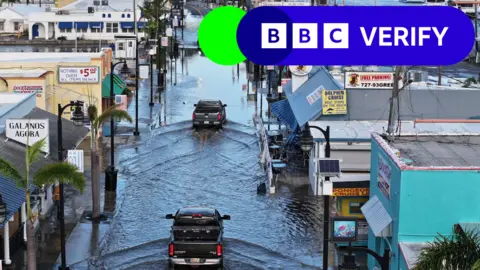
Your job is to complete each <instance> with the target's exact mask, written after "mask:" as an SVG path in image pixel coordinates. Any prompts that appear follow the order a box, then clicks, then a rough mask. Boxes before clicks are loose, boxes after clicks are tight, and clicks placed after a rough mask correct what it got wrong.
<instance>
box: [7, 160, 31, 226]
mask: <svg viewBox="0 0 480 270" xmlns="http://www.w3.org/2000/svg"><path fill="white" fill-rule="evenodd" d="M24 159H25V157H24ZM34 189H35V186H33V185H30V192H32V191H33V190H34ZM0 194H1V195H2V200H3V202H5V203H6V204H7V219H6V220H9V219H10V218H11V217H12V216H13V215H14V214H15V213H16V212H17V211H18V209H19V208H20V207H21V206H22V204H23V203H24V202H25V190H24V189H23V188H19V187H17V185H16V183H15V182H13V181H11V180H9V179H7V178H5V177H3V176H0ZM1 228H3V224H0V229H1Z"/></svg>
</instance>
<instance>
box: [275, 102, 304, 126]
mask: <svg viewBox="0 0 480 270" xmlns="http://www.w3.org/2000/svg"><path fill="white" fill-rule="evenodd" d="M270 108H271V112H272V113H273V114H274V115H275V116H276V117H277V118H278V119H279V120H280V121H281V122H282V123H284V124H285V125H288V127H289V128H290V129H292V130H295V128H296V127H297V126H298V123H297V120H296V119H295V115H294V114H293V111H292V108H291V107H290V103H289V102H288V100H281V101H277V102H274V103H272V104H271V107H270Z"/></svg>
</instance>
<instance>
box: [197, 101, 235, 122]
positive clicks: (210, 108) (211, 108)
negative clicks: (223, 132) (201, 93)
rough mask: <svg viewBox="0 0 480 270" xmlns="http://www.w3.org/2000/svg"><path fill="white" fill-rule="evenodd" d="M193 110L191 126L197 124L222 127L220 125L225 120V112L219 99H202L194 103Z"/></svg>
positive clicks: (225, 105) (223, 105)
mask: <svg viewBox="0 0 480 270" xmlns="http://www.w3.org/2000/svg"><path fill="white" fill-rule="evenodd" d="M193 106H195V110H194V111H193V114H192V127H193V128H197V127H199V126H216V127H217V128H222V125H223V124H224V123H225V121H226V120H227V112H226V110H225V107H227V104H223V103H222V102H221V101H220V100H208V99H202V100H200V101H199V102H198V103H197V104H194V105H193Z"/></svg>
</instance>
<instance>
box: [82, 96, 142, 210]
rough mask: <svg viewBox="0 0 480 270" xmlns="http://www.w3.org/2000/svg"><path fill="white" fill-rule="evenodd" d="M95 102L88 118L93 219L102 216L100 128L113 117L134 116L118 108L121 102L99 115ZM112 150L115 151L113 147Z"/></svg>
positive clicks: (121, 118)
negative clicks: (98, 144) (98, 146)
mask: <svg viewBox="0 0 480 270" xmlns="http://www.w3.org/2000/svg"><path fill="white" fill-rule="evenodd" d="M93 104H94V102H90V105H89V106H88V109H87V111H88V119H89V121H90V124H91V127H92V130H91V132H90V149H91V154H90V156H91V163H90V164H91V172H90V173H91V179H92V201H93V203H92V219H98V218H100V215H101V211H100V181H99V177H100V168H99V157H98V154H97V138H98V129H99V128H100V126H101V125H102V124H103V123H104V122H105V121H106V120H109V119H110V118H111V117H113V118H115V119H117V120H119V121H122V120H125V121H128V122H130V123H131V122H132V121H133V119H132V117H131V116H130V115H129V114H128V112H126V111H123V110H118V109H117V108H118V107H119V106H120V105H119V104H117V105H113V106H111V107H109V108H108V109H107V110H105V111H104V112H103V113H102V114H100V115H98V109H97V107H96V106H95V105H93ZM110 151H113V149H111V150H110Z"/></svg>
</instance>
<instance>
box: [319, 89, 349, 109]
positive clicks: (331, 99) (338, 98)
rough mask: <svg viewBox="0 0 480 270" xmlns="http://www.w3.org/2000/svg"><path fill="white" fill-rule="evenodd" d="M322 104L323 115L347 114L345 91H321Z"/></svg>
mask: <svg viewBox="0 0 480 270" xmlns="http://www.w3.org/2000/svg"><path fill="white" fill-rule="evenodd" d="M322 103H323V105H322V107H323V108H322V114H323V115H334V114H347V91H346V90H323V91H322Z"/></svg>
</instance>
